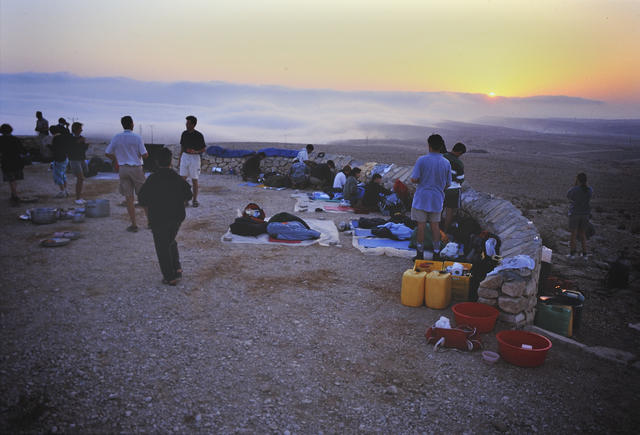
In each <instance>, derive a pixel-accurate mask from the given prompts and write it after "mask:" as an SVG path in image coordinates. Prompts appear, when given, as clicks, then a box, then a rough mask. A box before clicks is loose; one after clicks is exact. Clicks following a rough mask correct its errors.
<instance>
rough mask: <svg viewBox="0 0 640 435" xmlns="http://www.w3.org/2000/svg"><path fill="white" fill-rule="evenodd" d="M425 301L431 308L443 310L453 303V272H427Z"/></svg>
mask: <svg viewBox="0 0 640 435" xmlns="http://www.w3.org/2000/svg"><path fill="white" fill-rule="evenodd" d="M424 303H425V305H426V306H427V307H429V308H434V309H436V310H441V309H443V308H447V307H448V306H449V304H450V303H451V274H450V273H448V272H442V271H435V270H434V271H433V272H429V273H428V274H427V277H426V279H425V285H424Z"/></svg>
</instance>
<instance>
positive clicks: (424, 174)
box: [411, 152, 451, 213]
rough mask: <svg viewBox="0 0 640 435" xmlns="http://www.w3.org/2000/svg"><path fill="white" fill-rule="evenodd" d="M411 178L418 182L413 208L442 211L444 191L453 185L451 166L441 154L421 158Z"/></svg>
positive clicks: (436, 153)
mask: <svg viewBox="0 0 640 435" xmlns="http://www.w3.org/2000/svg"><path fill="white" fill-rule="evenodd" d="M411 178H414V179H417V180H418V187H417V188H416V193H415V195H414V196H413V204H412V205H411V206H412V207H413V208H415V209H418V210H423V211H426V212H431V213H435V212H440V211H442V203H443V202H444V190H445V189H446V188H447V187H448V186H449V185H451V164H450V163H449V161H448V160H447V159H445V158H444V157H442V154H440V153H439V152H433V153H429V154H427V155H426V156H421V157H419V158H418V160H417V161H416V164H415V166H414V167H413V172H411Z"/></svg>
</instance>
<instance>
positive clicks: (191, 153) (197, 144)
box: [179, 115, 206, 207]
mask: <svg viewBox="0 0 640 435" xmlns="http://www.w3.org/2000/svg"><path fill="white" fill-rule="evenodd" d="M185 119H186V120H187V122H186V127H187V129H186V130H185V131H183V132H182V136H181V137H180V149H181V152H180V163H179V167H180V176H181V177H182V178H183V179H184V180H186V179H187V178H190V179H191V183H192V184H193V202H192V203H191V205H192V206H193V207H198V206H199V205H200V203H199V202H198V178H199V177H200V155H201V154H202V153H203V152H204V150H205V148H206V145H205V143H204V136H203V135H202V133H200V132H199V131H198V130H196V124H197V123H198V119H197V118H196V117H195V116H193V115H189V116H187V117H186V118H185Z"/></svg>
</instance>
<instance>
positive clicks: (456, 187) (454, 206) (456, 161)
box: [443, 142, 467, 232]
mask: <svg viewBox="0 0 640 435" xmlns="http://www.w3.org/2000/svg"><path fill="white" fill-rule="evenodd" d="M466 152H467V147H466V146H465V145H464V144H463V143H462V142H458V143H457V144H455V145H454V146H453V148H452V149H451V152H448V153H445V154H444V158H445V159H447V160H449V163H450V164H451V185H450V186H449V187H448V188H447V190H445V191H444V209H445V213H446V215H445V218H444V228H443V230H444V231H445V232H446V231H448V230H449V226H451V222H453V218H454V213H456V212H457V211H458V209H459V208H460V189H461V188H462V183H464V163H462V160H460V157H461V156H462V155H463V154H464V153H466Z"/></svg>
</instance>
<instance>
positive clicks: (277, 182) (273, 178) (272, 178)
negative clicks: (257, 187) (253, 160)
mask: <svg viewBox="0 0 640 435" xmlns="http://www.w3.org/2000/svg"><path fill="white" fill-rule="evenodd" d="M264 185H265V186H269V187H289V186H291V182H290V181H289V177H287V176H286V175H282V174H277V173H274V174H269V175H265V177H264Z"/></svg>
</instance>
